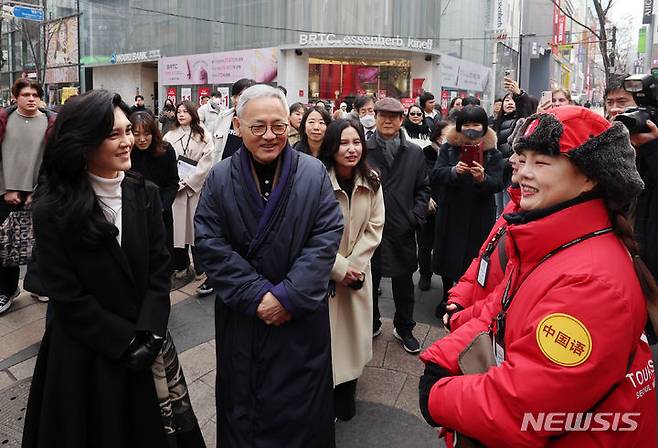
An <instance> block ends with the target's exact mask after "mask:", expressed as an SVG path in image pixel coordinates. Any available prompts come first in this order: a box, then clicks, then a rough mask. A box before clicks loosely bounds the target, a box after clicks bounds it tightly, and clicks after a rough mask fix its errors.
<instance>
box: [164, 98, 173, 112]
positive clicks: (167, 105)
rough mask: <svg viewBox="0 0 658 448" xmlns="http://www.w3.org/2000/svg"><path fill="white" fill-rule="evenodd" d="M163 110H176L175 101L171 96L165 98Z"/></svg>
mask: <svg viewBox="0 0 658 448" xmlns="http://www.w3.org/2000/svg"><path fill="white" fill-rule="evenodd" d="M162 109H163V110H173V111H176V106H174V102H173V101H171V100H170V99H169V98H167V99H166V100H164V105H163V106H162Z"/></svg>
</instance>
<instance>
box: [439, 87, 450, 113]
mask: <svg viewBox="0 0 658 448" xmlns="http://www.w3.org/2000/svg"><path fill="white" fill-rule="evenodd" d="M449 105H450V91H449V90H441V113H442V114H443V115H448V106H449Z"/></svg>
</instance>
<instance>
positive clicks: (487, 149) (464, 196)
mask: <svg viewBox="0 0 658 448" xmlns="http://www.w3.org/2000/svg"><path fill="white" fill-rule="evenodd" d="M487 124H488V117H487V113H486V112H485V111H484V109H482V108H481V107H480V106H466V107H465V108H463V109H462V110H461V111H459V113H458V114H457V122H456V126H455V127H452V128H450V129H448V130H447V131H446V140H447V142H446V143H445V144H444V145H443V146H442V147H441V150H440V151H439V156H438V158H437V161H436V164H435V165H434V169H433V170H432V173H431V176H430V181H431V184H432V191H433V192H435V193H436V194H437V201H436V202H437V206H436V208H437V212H436V235H435V240H434V256H433V259H432V265H433V269H434V272H435V273H436V274H439V275H440V276H441V277H442V280H443V302H445V300H446V299H447V297H448V290H449V289H450V288H451V287H452V285H453V283H454V282H455V281H457V280H459V278H460V277H461V276H462V275H463V274H464V272H465V271H466V268H467V267H468V265H469V264H470V263H471V260H473V258H475V257H476V256H477V253H478V249H479V248H480V246H481V245H482V243H483V242H484V240H485V238H486V237H487V235H488V234H489V232H490V230H491V227H492V226H493V224H494V222H495V220H496V209H495V202H494V194H495V193H497V192H499V191H501V190H502V189H503V180H502V168H503V167H502V163H501V155H500V152H498V150H497V149H496V134H495V133H494V132H493V131H492V130H491V129H490V128H489V127H488V126H487ZM465 145H477V146H478V147H479V149H480V150H481V152H482V163H478V162H474V163H473V164H470V165H469V164H466V163H465V162H464V161H462V160H461V159H462V158H463V156H462V154H463V152H464V146H465ZM440 306H441V304H440ZM437 311H442V310H437ZM439 315H443V313H442V312H441V314H439Z"/></svg>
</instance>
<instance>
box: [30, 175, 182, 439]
mask: <svg viewBox="0 0 658 448" xmlns="http://www.w3.org/2000/svg"><path fill="white" fill-rule="evenodd" d="M132 176H134V175H128V174H127V175H126V178H125V179H124V181H123V183H122V184H121V188H122V194H123V206H122V232H121V245H119V243H118V242H117V240H116V238H115V237H114V236H108V237H107V238H106V239H105V240H104V241H103V242H101V243H98V244H95V245H92V244H86V243H84V242H82V241H80V239H79V238H77V235H70V234H66V233H65V232H63V231H62V230H61V229H59V228H58V226H57V225H56V223H55V221H54V219H53V217H54V216H55V215H56V210H55V209H54V208H53V207H51V206H48V205H46V204H43V205H39V203H38V202H37V204H35V205H36V207H34V209H33V219H34V233H35V239H36V245H38V247H39V258H38V264H39V269H40V272H41V277H42V280H43V283H44V286H45V288H46V290H47V291H48V295H49V296H50V306H51V307H52V308H53V318H52V320H51V321H50V322H49V324H48V325H47V327H46V332H45V335H44V338H43V341H42V342H41V347H40V349H39V355H38V357H37V362H36V367H35V370H34V377H33V378H32V386H31V389H30V397H29V401H28V406H27V414H26V417H25V428H24V432H23V447H24V448H33V447H34V448H36V447H39V448H47V447H53V448H55V447H57V448H59V447H62V446H66V447H68V448H88V447H92V446H93V447H100V448H105V447H107V448H110V447H111V448H116V447H137V446H139V447H158V448H162V447H167V439H166V434H165V430H164V425H163V421H162V417H161V415H160V408H159V404H158V400H157V396H156V392H155V386H154V382H153V374H152V373H151V371H150V369H149V370H147V371H144V372H132V371H129V370H127V369H126V367H124V365H123V363H122V361H121V358H122V355H123V354H124V353H125V352H126V350H127V349H128V346H129V344H130V342H131V341H132V339H133V338H134V337H135V334H136V332H137V331H149V332H153V333H155V334H157V335H160V336H164V335H165V331H166V329H167V320H168V318H169V278H168V274H167V265H168V262H169V254H168V252H167V249H166V248H165V244H164V228H163V223H162V206H161V204H160V198H159V194H158V190H157V187H156V186H155V185H153V184H151V183H149V182H144V180H143V179H142V178H141V177H140V178H134V177H132Z"/></svg>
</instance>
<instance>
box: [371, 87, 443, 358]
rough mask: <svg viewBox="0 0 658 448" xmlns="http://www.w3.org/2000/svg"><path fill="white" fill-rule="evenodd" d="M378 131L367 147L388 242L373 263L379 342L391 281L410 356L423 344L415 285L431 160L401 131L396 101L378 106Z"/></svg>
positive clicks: (398, 333) (398, 327) (398, 331)
mask: <svg viewBox="0 0 658 448" xmlns="http://www.w3.org/2000/svg"><path fill="white" fill-rule="evenodd" d="M375 114H376V121H377V131H376V132H375V135H373V136H372V138H370V139H369V140H368V142H367V148H368V163H369V164H370V166H372V168H373V169H374V170H376V171H377V172H378V173H379V177H380V180H381V183H382V190H383V193H384V205H385V207H386V221H385V224H384V234H383V237H382V242H381V244H380V246H379V248H378V249H377V251H376V252H375V254H374V255H373V258H372V283H373V287H372V291H373V313H374V316H373V336H378V335H379V334H381V326H382V324H381V321H380V314H379V306H378V299H379V297H378V294H377V290H378V289H379V283H380V281H381V278H382V277H390V278H391V283H392V286H393V300H394V301H395V317H394V319H393V324H394V326H395V330H394V333H393V334H394V336H395V337H396V338H397V339H398V340H399V341H400V342H401V343H402V346H403V347H404V349H405V350H406V351H408V352H409V353H418V352H419V351H420V344H419V343H418V340H417V339H416V338H415V337H414V335H413V332H412V330H413V328H414V326H415V325H416V323H415V322H414V320H413V312H414V282H413V279H412V274H413V273H414V271H416V269H417V268H418V257H417V252H416V236H415V235H416V229H417V228H418V227H419V226H420V225H421V224H423V223H424V222H425V215H426V213H427V204H428V201H429V197H430V186H429V181H428V178H427V169H426V165H425V163H426V162H425V156H424V155H423V151H422V150H421V149H420V148H419V147H418V146H417V145H415V144H413V143H411V142H408V141H407V139H406V138H405V134H404V132H401V131H400V128H401V127H402V122H403V119H404V107H403V106H402V104H401V103H400V102H399V101H398V100H396V99H394V98H384V99H382V100H379V101H377V103H376V104H375Z"/></svg>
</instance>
